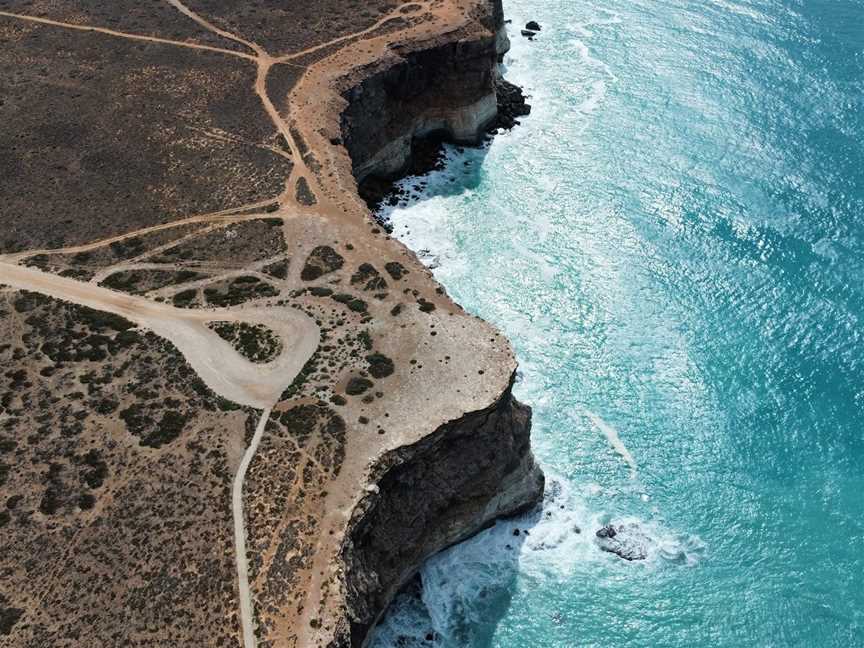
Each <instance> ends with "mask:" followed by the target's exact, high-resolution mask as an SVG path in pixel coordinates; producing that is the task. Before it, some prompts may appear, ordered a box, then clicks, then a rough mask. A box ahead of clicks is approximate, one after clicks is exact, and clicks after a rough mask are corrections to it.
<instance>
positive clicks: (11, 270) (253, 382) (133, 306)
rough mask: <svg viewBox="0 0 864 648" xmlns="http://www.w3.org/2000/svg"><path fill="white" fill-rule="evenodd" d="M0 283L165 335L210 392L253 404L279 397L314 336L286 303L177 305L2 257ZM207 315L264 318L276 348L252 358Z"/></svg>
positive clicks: (309, 323) (217, 318)
mask: <svg viewBox="0 0 864 648" xmlns="http://www.w3.org/2000/svg"><path fill="white" fill-rule="evenodd" d="M0 283H4V284H8V285H10V286H13V287H15V288H19V289H22V290H30V291H33V292H38V293H42V294H43V295H48V296H50V297H54V298H56V299H62V300H65V301H68V302H72V303H75V304H80V305H82V306H87V307H89V308H94V309H96V310H101V311H107V312H109V313H114V314H115V315H120V316H121V317H125V318H126V319H128V320H131V321H132V322H135V323H136V324H138V325H139V326H142V327H144V328H147V329H150V330H151V331H153V332H154V333H156V334H157V335H159V336H161V337H164V338H165V339H167V340H170V341H171V342H172V343H173V344H174V346H176V347H177V349H179V350H180V352H181V353H182V354H183V356H184V357H185V358H186V360H187V361H188V362H189V364H190V365H191V366H192V368H193V369H194V370H195V372H196V373H197V374H198V375H199V376H200V377H201V379H202V380H203V381H204V382H205V383H207V386H208V387H210V389H212V390H213V391H214V392H216V393H217V394H219V395H220V396H223V397H224V398H227V399H228V400H231V401H234V402H235V403H240V404H241V405H249V406H250V407H255V408H257V409H266V408H269V407H272V406H273V405H274V404H275V403H276V402H277V401H278V400H279V396H280V395H281V394H282V391H283V390H284V389H285V387H287V386H288V385H289V384H290V383H291V382H292V381H293V380H294V377H295V376H296V375H297V374H298V373H299V372H300V370H301V369H302V368H303V365H304V364H305V363H306V361H307V360H308V359H309V358H310V357H312V354H313V353H314V352H315V349H316V348H317V347H318V342H319V339H320V335H319V331H318V327H317V326H316V325H315V322H314V321H312V319H311V318H309V317H308V316H306V315H305V314H304V313H301V312H298V311H296V310H294V309H289V308H280V309H266V310H265V309H263V308H255V307H250V308H242V309H233V310H227V309H218V310H193V309H181V308H175V307H174V306H170V305H168V304H162V303H158V302H153V301H149V300H147V299H144V298H142V297H136V296H134V295H126V294H123V293H118V292H114V291H113V290H108V289H107V288H102V287H100V286H96V285H94V284H90V283H83V282H80V281H75V280H74V279H67V278H65V277H59V276H57V275H52V274H48V273H45V272H41V271H40V270H35V269H33V268H27V267H23V266H17V265H12V264H9V263H5V262H2V261H0ZM211 321H235V322H236V321H244V322H249V323H253V324H254V323H261V324H265V325H266V326H268V327H270V328H271V329H273V331H274V332H275V333H276V334H277V335H279V337H280V338H281V339H282V342H283V351H282V354H281V355H280V356H279V357H278V358H276V360H274V361H273V362H271V363H269V364H266V365H261V364H254V363H252V362H250V361H248V360H246V359H245V358H244V357H243V356H241V355H240V354H239V353H237V352H236V351H235V350H234V348H233V347H232V346H231V345H230V344H229V343H228V342H226V341H225V340H223V339H222V338H220V337H219V336H218V335H217V334H216V333H214V332H213V331H211V330H210V329H209V328H208V327H207V322H211Z"/></svg>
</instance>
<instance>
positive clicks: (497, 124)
mask: <svg viewBox="0 0 864 648" xmlns="http://www.w3.org/2000/svg"><path fill="white" fill-rule="evenodd" d="M495 96H496V103H497V107H498V110H497V113H496V115H495V118H494V119H493V120H492V121H491V122H489V123H488V124H487V125H486V127H485V129H484V132H483V134H482V137H481V138H480V141H479V142H477V143H475V142H473V141H469V142H464V141H457V140H455V139H454V138H452V137H451V136H450V135H449V133H448V132H447V131H436V132H432V133H429V134H428V135H423V136H421V137H416V138H414V139H413V140H412V141H411V153H410V156H409V158H408V160H407V161H406V163H405V165H404V166H403V167H402V168H400V169H399V170H398V171H396V172H395V173H391V174H387V175H375V174H370V175H367V176H366V177H365V178H363V179H362V180H359V181H358V185H357V191H358V193H359V194H360V197H361V198H362V199H363V201H364V202H365V203H366V205H367V206H368V207H369V210H370V211H371V212H372V214H373V216H374V217H375V219H376V220H377V221H378V222H379V223H380V224H381V226H382V227H383V228H384V229H385V230H386V231H388V232H391V231H392V226H391V224H390V223H389V222H388V221H387V219H385V218H383V217H382V216H381V215H380V209H381V207H382V206H384V205H390V206H395V205H397V204H398V203H399V201H400V200H401V199H402V198H403V197H404V196H405V194H406V191H405V190H404V189H402V188H400V187H399V182H400V181H401V180H403V179H404V178H408V177H412V176H424V175H427V174H429V173H431V172H432V171H438V170H441V169H442V168H444V159H445V156H444V145H445V144H458V145H461V146H466V147H482V146H487V145H488V144H489V142H490V141H491V140H492V138H493V137H494V136H495V135H496V134H498V133H500V132H501V131H502V130H503V131H507V130H511V129H513V128H515V127H516V126H518V125H519V124H520V122H519V118H521V117H525V116H527V115H530V114H531V105H530V104H529V103H528V101H527V98H526V97H525V94H524V93H523V92H522V88H520V87H519V86H517V85H515V84H513V83H510V82H509V81H507V80H506V79H505V78H503V77H501V76H499V77H498V78H497V79H496V81H495Z"/></svg>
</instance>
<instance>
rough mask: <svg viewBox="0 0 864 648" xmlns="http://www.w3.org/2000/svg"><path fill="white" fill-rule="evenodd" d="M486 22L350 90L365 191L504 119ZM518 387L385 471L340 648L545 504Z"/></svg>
mask: <svg viewBox="0 0 864 648" xmlns="http://www.w3.org/2000/svg"><path fill="white" fill-rule="evenodd" d="M476 24H479V25H480V26H482V28H481V29H480V30H479V31H475V32H473V33H472V34H471V36H470V37H465V35H464V34H462V35H461V36H457V35H452V36H451V37H449V38H448V37H441V38H438V39H436V40H435V41H433V42H432V43H429V44H427V45H425V46H423V45H419V46H418V45H417V44H414V45H413V46H412V47H409V46H396V47H391V51H392V52H394V53H396V54H397V55H398V57H397V58H396V60H395V61H393V60H390V61H388V62H387V63H386V64H384V65H381V66H379V67H377V68H375V69H370V70H369V71H368V74H366V75H364V76H363V77H362V78H361V80H360V81H359V82H358V83H357V84H356V85H354V86H353V87H351V88H350V89H349V90H347V91H344V92H343V93H342V97H343V99H345V101H347V107H346V108H345V109H344V111H343V112H342V115H341V123H340V126H341V134H342V139H343V142H344V144H345V147H346V149H347V151H348V153H349V155H350V158H351V163H352V170H353V175H354V177H355V179H356V180H357V181H358V182H362V181H363V180H364V179H365V178H367V177H369V176H376V177H387V176H393V175H398V174H399V173H400V172H401V171H402V170H403V169H405V168H406V167H407V166H408V163H409V161H410V159H411V154H412V142H413V141H414V140H415V139H416V138H419V137H423V136H426V135H429V134H431V133H441V134H443V135H444V137H445V138H446V139H449V140H451V141H455V142H460V143H466V144H475V143H478V142H479V140H480V139H481V138H482V137H483V135H484V133H485V130H486V129H487V127H488V126H489V124H490V123H492V122H494V121H495V120H496V119H497V117H498V97H497V96H496V88H498V87H500V86H499V82H500V78H499V76H500V75H499V72H498V62H499V61H500V59H501V57H503V54H504V52H506V51H507V49H508V48H509V41H508V40H507V36H506V30H505V29H504V14H503V10H502V7H501V2H500V0H493V1H492V2H489V3H488V4H486V5H485V6H484V11H483V13H482V14H481V15H479V16H477V21H476ZM520 97H521V94H520ZM481 373H483V372H481ZM505 376H506V374H505ZM512 384H513V383H512V375H511V378H510V382H509V383H506V382H504V383H502V385H501V391H499V392H498V395H497V398H496V399H494V400H493V401H491V402H489V404H488V406H486V407H483V408H481V409H479V410H476V411H473V412H470V413H466V414H464V415H462V416H461V417H459V418H457V419H454V420H450V421H449V422H446V423H444V424H443V425H440V426H439V427H438V428H437V429H435V430H434V431H433V432H431V433H430V434H428V435H426V436H422V437H421V438H420V440H419V441H417V442H415V443H412V444H410V445H404V446H401V447H398V448H396V449H394V450H391V451H389V452H387V453H385V454H384V455H383V456H381V457H380V458H379V459H378V461H377V462H376V463H375V464H374V465H373V467H372V469H371V472H370V474H369V478H368V482H369V484H371V485H370V486H369V487H368V489H367V494H366V495H365V496H364V497H363V498H362V499H361V500H360V502H359V504H358V505H357V506H356V507H355V508H354V510H353V514H352V516H351V519H350V521H349V523H348V525H347V528H346V532H345V536H344V540H343V544H342V551H341V561H340V562H341V564H342V566H343V569H344V571H343V579H344V580H343V588H344V589H343V595H344V605H345V610H344V611H345V616H344V617H343V618H342V619H340V620H339V621H338V622H337V623H336V626H337V628H338V629H337V631H336V633H335V639H334V641H333V642H332V643H331V644H330V646H331V648H341V647H343V646H352V647H359V646H365V645H366V644H367V642H368V639H369V631H370V629H371V628H372V627H373V626H374V624H375V623H376V622H377V620H378V618H379V617H380V616H381V614H382V613H383V612H384V611H385V609H386V607H387V605H389V603H390V601H391V600H392V598H393V596H394V595H395V594H396V592H397V591H398V590H399V588H400V587H401V586H402V585H404V584H405V583H406V582H407V581H408V580H409V579H410V578H412V577H413V576H414V575H415V574H416V573H417V571H418V569H419V568H420V566H421V565H422V563H423V561H424V560H426V559H427V558H428V557H430V556H431V555H433V554H435V553H437V552H439V551H441V550H443V549H445V548H447V547H449V546H450V545H452V544H455V543H457V542H460V541H462V540H465V539H467V538H468V537H470V536H472V535H474V534H476V533H477V532H479V531H481V530H482V529H484V528H486V527H488V526H490V525H491V524H492V523H493V522H494V520H495V519H496V518H500V517H506V516H509V515H514V514H517V513H519V512H521V511H523V510H525V509H527V508H530V507H531V506H533V505H535V504H536V503H537V502H538V501H539V500H540V499H541V498H542V495H543V488H544V477H543V473H542V472H541V470H540V469H539V467H538V466H537V464H536V463H535V461H534V457H533V454H532V452H531V447H530V430H531V409H530V408H529V407H527V406H525V405H523V404H521V403H519V402H518V401H517V400H516V399H515V398H514V397H513V395H512Z"/></svg>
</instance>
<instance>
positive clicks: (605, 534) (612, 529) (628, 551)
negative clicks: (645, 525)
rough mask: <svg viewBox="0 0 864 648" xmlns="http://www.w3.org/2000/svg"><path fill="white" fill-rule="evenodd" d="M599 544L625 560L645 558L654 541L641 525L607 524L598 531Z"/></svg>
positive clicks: (604, 549) (603, 548)
mask: <svg viewBox="0 0 864 648" xmlns="http://www.w3.org/2000/svg"><path fill="white" fill-rule="evenodd" d="M596 536H597V538H598V543H597V544H598V545H599V546H600V549H601V550H602V551H606V552H608V553H613V554H615V555H616V556H618V557H619V558H623V559H624V560H631V561H632V560H645V559H646V558H647V557H648V548H649V547H650V545H651V544H652V543H653V541H652V540H651V538H650V537H648V536H647V535H646V534H645V532H644V531H642V529H641V528H639V525H637V524H633V523H630V524H619V525H618V526H614V525H612V524H607V525H606V526H604V527H603V528H602V529H599V530H598V531H597V533H596Z"/></svg>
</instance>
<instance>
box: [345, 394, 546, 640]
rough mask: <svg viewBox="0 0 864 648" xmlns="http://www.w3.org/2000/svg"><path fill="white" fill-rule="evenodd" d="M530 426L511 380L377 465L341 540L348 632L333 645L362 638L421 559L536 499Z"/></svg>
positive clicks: (539, 478) (539, 486)
mask: <svg viewBox="0 0 864 648" xmlns="http://www.w3.org/2000/svg"><path fill="white" fill-rule="evenodd" d="M530 430H531V409H530V408H529V407H527V406H525V405H523V404H521V403H519V402H518V401H517V400H516V399H514V398H513V396H512V393H511V386H508V387H507V390H506V391H505V392H504V393H503V394H502V395H501V397H500V398H499V399H498V400H497V402H495V403H493V404H491V405H490V406H489V407H488V408H487V409H484V410H481V411H477V412H472V413H470V414H466V415H465V416H463V417H462V418H459V419H457V420H454V421H450V422H449V423H447V424H445V425H443V426H441V427H440V428H438V430H436V431H435V433H434V434H431V435H430V436H428V437H426V438H424V439H422V440H421V441H419V442H418V443H416V444H414V445H411V446H406V447H402V448H399V449H397V450H394V451H392V452H390V453H388V454H387V455H385V456H384V457H383V458H382V459H381V460H380V461H379V462H378V464H377V465H376V467H375V471H374V474H373V481H375V482H376V484H377V485H376V487H375V488H374V489H373V490H372V491H371V492H370V493H369V495H368V496H366V497H365V498H364V499H363V500H362V502H361V503H360V505H359V506H358V507H357V508H356V509H355V511H354V516H353V518H352V520H351V522H350V524H349V530H348V533H347V537H346V541H345V544H344V547H343V555H342V557H343V560H344V564H345V574H346V589H347V594H348V596H347V606H348V610H349V614H350V634H351V637H350V643H348V642H347V641H345V639H344V638H342V639H341V641H342V642H343V643H337V644H335V645H351V646H360V645H364V642H365V640H366V638H367V634H368V631H369V629H370V628H371V627H372V625H373V624H374V623H375V621H376V620H377V618H378V617H379V616H380V614H381V613H382V612H383V611H384V609H385V608H386V606H387V605H388V604H389V602H390V600H391V599H392V597H393V595H394V594H395V593H396V591H397V590H398V589H399V588H400V587H401V586H402V585H403V584H405V583H406V582H407V581H408V580H409V579H410V578H411V577H412V576H413V575H414V574H416V573H417V570H418V568H419V567H420V565H421V564H422V562H423V561H424V560H425V559H426V558H428V557H429V556H431V555H432V554H434V553H436V552H438V551H440V550H441V549H444V548H446V547H448V546H450V545H452V544H454V543H456V542H460V541H461V540H465V539H466V538H468V537H470V536H472V535H474V534H475V533H477V532H478V531H480V530H482V529H484V528H486V527H487V526H489V525H491V524H492V523H493V522H494V520H495V519H496V518H499V517H502V516H509V515H514V514H516V513H519V512H521V511H523V510H525V509H526V508H530V507H531V506H533V505H534V504H536V503H537V502H538V501H539V500H540V498H541V497H542V495H543V485H544V478H543V473H542V472H541V471H540V469H539V467H538V466H537V464H536V463H535V462H534V457H533V455H532V453H531V447H530Z"/></svg>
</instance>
